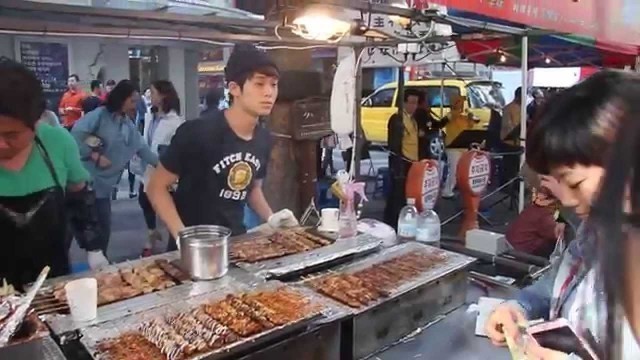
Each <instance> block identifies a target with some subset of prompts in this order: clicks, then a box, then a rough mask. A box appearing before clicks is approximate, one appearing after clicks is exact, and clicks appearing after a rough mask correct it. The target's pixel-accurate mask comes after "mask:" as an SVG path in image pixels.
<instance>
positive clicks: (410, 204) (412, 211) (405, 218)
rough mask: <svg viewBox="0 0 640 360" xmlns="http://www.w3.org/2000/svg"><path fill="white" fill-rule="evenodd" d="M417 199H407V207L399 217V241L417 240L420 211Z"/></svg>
mask: <svg viewBox="0 0 640 360" xmlns="http://www.w3.org/2000/svg"><path fill="white" fill-rule="evenodd" d="M415 204H416V201H415V199H412V198H409V199H407V205H405V206H404V207H403V208H402V210H400V216H399V217H398V239H399V240H400V241H409V240H415V239H416V230H417V226H418V209H416V206H415Z"/></svg>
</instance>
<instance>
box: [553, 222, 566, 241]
mask: <svg viewBox="0 0 640 360" xmlns="http://www.w3.org/2000/svg"><path fill="white" fill-rule="evenodd" d="M565 228H566V226H565V224H564V223H556V228H555V229H554V230H553V233H554V234H555V236H556V239H560V238H561V237H564V230H565Z"/></svg>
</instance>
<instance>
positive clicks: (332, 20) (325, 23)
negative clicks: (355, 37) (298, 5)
mask: <svg viewBox="0 0 640 360" xmlns="http://www.w3.org/2000/svg"><path fill="white" fill-rule="evenodd" d="M338 15H339V14H338V13H337V11H335V10H333V9H332V8H330V7H327V6H322V5H311V6H309V7H307V8H306V9H305V10H304V12H303V13H302V14H300V16H298V17H296V18H295V19H294V20H293V22H292V25H293V29H292V32H293V33H294V34H296V35H298V36H300V37H303V38H305V39H308V40H320V41H339V40H340V39H342V38H343V37H344V36H345V35H347V34H348V33H349V31H350V30H351V23H350V22H348V21H344V20H340V19H339V16H338Z"/></svg>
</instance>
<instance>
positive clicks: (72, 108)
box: [58, 74, 87, 130]
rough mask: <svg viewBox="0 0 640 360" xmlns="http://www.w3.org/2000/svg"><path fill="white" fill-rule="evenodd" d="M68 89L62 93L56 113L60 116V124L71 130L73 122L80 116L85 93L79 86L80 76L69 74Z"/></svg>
mask: <svg viewBox="0 0 640 360" xmlns="http://www.w3.org/2000/svg"><path fill="white" fill-rule="evenodd" d="M67 85H68V86H69V90H67V92H65V93H64V95H62V99H61V100H60V105H59V106H58V113H59V114H60V116H61V117H62V125H64V127H65V128H67V130H71V128H72V127H73V124H75V122H76V121H78V119H80V118H81V117H82V102H83V101H84V99H85V97H87V95H86V94H85V93H84V91H82V88H81V87H80V78H79V77H78V75H76V74H71V75H70V76H69V79H68V80H67Z"/></svg>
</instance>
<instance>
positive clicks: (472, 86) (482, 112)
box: [361, 78, 505, 144]
mask: <svg viewBox="0 0 640 360" xmlns="http://www.w3.org/2000/svg"><path fill="white" fill-rule="evenodd" d="M501 88H502V85H501V84H500V83H499V82H495V81H490V80H481V79H459V78H455V79H454V78H451V79H448V78H445V79H428V80H415V81H407V82H406V83H405V89H416V90H419V91H421V92H422V93H424V95H425V100H426V101H427V103H428V104H429V106H430V107H431V111H432V114H433V117H434V118H436V119H441V118H443V117H444V116H446V115H447V114H448V113H449V106H450V105H451V101H452V99H453V98H454V97H455V96H456V95H461V96H466V97H467V102H466V104H465V112H466V113H468V114H469V115H470V116H474V117H477V118H479V119H480V121H479V122H478V124H477V125H476V128H477V129H486V128H487V127H488V126H489V119H490V117H491V111H490V108H489V106H497V107H499V108H502V107H503V106H504V105H505V104H504V97H503V96H502V92H501ZM397 94H398V91H397V83H389V84H385V85H383V86H381V87H379V88H378V89H376V90H375V91H374V92H373V93H372V94H371V95H369V96H368V97H367V98H365V99H364V100H363V101H362V109H361V114H362V128H363V130H364V134H365V137H366V139H367V140H368V141H371V142H373V143H379V144H386V143H387V122H388V121H389V118H390V117H391V115H393V114H394V113H395V112H397V111H398V108H397V100H398V96H397Z"/></svg>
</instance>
